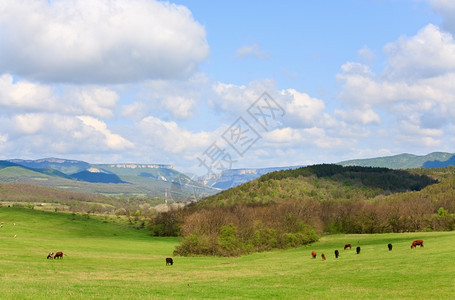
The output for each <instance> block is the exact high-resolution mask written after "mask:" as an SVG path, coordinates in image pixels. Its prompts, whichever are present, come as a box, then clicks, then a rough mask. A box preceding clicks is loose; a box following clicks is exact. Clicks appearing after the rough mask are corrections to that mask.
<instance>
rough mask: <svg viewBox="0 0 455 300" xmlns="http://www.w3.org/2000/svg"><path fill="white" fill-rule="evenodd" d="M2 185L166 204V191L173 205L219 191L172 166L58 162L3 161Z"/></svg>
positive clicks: (57, 159)
mask: <svg viewBox="0 0 455 300" xmlns="http://www.w3.org/2000/svg"><path fill="white" fill-rule="evenodd" d="M13 167H14V168H13ZM0 182H3V183H7V182H18V183H26V184H36V185H40V186H46V187H52V188H57V189H63V190H66V191H72V192H84V193H96V194H103V195H109V196H116V197H122V198H128V197H134V198H161V199H163V202H164V198H165V194H166V191H169V193H168V199H169V201H171V202H191V201H194V200H196V199H200V198H202V197H205V196H208V195H213V194H214V193H216V192H218V191H219V190H218V189H215V188H210V187H205V186H203V185H201V184H200V183H198V182H195V181H193V180H191V179H190V178H189V177H188V176H186V175H184V174H183V173H181V172H179V171H177V170H175V169H174V167H173V166H170V165H161V164H131V163H128V164H89V163H87V162H83V161H77V160H67V159H59V158H45V159H39V160H21V159H13V160H8V161H0Z"/></svg>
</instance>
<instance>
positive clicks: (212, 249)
mask: <svg viewBox="0 0 455 300" xmlns="http://www.w3.org/2000/svg"><path fill="white" fill-rule="evenodd" d="M454 191H455V167H448V168H442V169H418V170H412V171H403V170H391V169H386V168H372V167H342V166H339V165H314V166H309V167H302V168H298V169H290V170H285V171H278V172H272V173H268V174H266V175H264V176H262V177H260V178H258V179H256V180H253V181H251V182H248V183H245V184H243V185H241V186H238V187H235V188H232V189H229V190H227V191H223V192H221V193H219V194H217V195H214V196H211V197H209V198H207V199H204V200H202V201H200V202H198V203H197V204H195V205H192V206H191V207H188V208H186V209H184V210H183V212H181V215H180V217H179V218H180V219H177V220H179V222H181V223H182V225H181V227H180V228H181V231H180V233H181V234H182V235H183V236H184V240H183V242H182V244H181V245H180V246H179V247H178V248H177V250H176V253H178V254H182V255H188V254H190V255H191V254H211V255H238V254H240V253H249V252H254V251H262V250H267V249H273V248H287V247H296V246H299V245H305V244H306V243H308V242H310V241H314V240H315V239H317V237H316V236H315V235H314V233H316V234H322V233H385V232H407V231H422V230H454V229H455V199H454V198H453V193H454ZM170 217H171V216H169V218H170ZM169 218H168V219H167V220H168V221H169ZM161 224H163V222H161ZM156 225H159V224H156ZM312 230H314V231H312Z"/></svg>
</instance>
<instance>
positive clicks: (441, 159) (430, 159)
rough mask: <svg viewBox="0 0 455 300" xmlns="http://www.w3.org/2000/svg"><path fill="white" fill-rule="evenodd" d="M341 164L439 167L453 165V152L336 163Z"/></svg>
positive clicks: (409, 167) (403, 155)
mask: <svg viewBox="0 0 455 300" xmlns="http://www.w3.org/2000/svg"><path fill="white" fill-rule="evenodd" d="M337 164H338V165H342V166H360V167H383V168H389V169H413V168H441V167H447V166H453V165H455V154H453V153H447V152H433V153H430V154H427V155H420V156H419V155H413V154H407V153H405V154H399V155H393V156H385V157H376V158H368V159H353V160H347V161H342V162H339V163H337Z"/></svg>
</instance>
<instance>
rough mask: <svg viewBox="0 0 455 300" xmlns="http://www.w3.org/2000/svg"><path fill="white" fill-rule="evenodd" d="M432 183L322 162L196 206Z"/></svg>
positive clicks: (383, 191) (369, 192) (372, 192)
mask: <svg viewBox="0 0 455 300" xmlns="http://www.w3.org/2000/svg"><path fill="white" fill-rule="evenodd" d="M435 182H436V181H435V180H434V179H432V178H430V177H427V176H423V175H419V174H415V173H410V172H406V171H401V170H391V169H386V168H372V167H342V166H338V165H330V164H323V165H314V166H308V167H301V168H297V169H289V170H283V171H276V172H271V173H268V174H266V175H263V176H262V177H260V178H259V179H256V180H253V181H250V182H247V183H245V184H243V185H241V186H238V187H236V188H232V189H229V190H226V191H223V192H221V193H219V194H217V195H214V196H212V197H209V198H208V199H205V200H204V201H201V202H199V203H198V205H199V206H217V207H219V206H226V205H233V204H245V203H259V204H266V203H277V202H281V201H283V200H286V199H295V200H297V199H303V198H305V197H311V198H314V199H318V200H330V199H339V198H344V199H351V198H357V199H366V198H373V197H375V196H378V195H388V194H391V193H396V192H406V191H413V190H421V189H422V188H424V187H425V186H427V185H429V184H433V183H435Z"/></svg>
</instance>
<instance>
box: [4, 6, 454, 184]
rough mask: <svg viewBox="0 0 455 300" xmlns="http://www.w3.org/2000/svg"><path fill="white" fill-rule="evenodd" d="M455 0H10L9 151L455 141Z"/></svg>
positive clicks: (307, 160) (382, 147)
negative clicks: (165, 0) (166, 0)
mask: <svg viewBox="0 0 455 300" xmlns="http://www.w3.org/2000/svg"><path fill="white" fill-rule="evenodd" d="M454 35H455V1H452V0H381V1H380V0H347V1H335V0H333V1H329V0H322V1H297V0H296V1H261V0H257V1H255V0H251V1H240V0H231V1H204V0H177V1H176V2H158V1H155V0H96V1H93V0H49V1H46V0H2V1H0V159H11V158H23V159H38V158H44V157H59V158H68V159H79V160H84V161H87V162H91V163H110V162H132V163H161V164H172V165H174V166H176V168H177V169H179V170H181V171H184V172H193V173H197V174H199V175H202V174H205V173H207V172H208V171H209V170H211V171H216V170H218V171H219V170H222V169H224V168H247V167H252V168H256V167H269V166H290V165H303V164H312V163H322V162H338V161H342V160H346V159H353V158H367V157H376V156H386V155H394V154H400V153H404V152H406V153H413V154H427V153H429V152H433V151H447V152H455V147H454V146H455V122H454V120H455V41H454Z"/></svg>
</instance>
